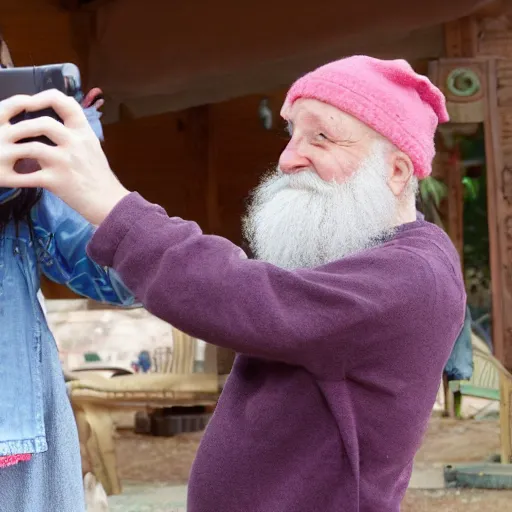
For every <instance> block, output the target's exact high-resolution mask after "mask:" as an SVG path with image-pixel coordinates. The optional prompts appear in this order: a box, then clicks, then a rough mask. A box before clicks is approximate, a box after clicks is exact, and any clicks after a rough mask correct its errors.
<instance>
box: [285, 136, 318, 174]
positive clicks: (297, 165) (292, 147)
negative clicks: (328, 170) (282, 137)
mask: <svg viewBox="0 0 512 512" xmlns="http://www.w3.org/2000/svg"><path fill="white" fill-rule="evenodd" d="M307 167H311V162H310V161H309V159H308V158H306V157H305V156H303V155H302V154H301V152H300V151H299V148H298V147H297V144H296V143H295V142H292V141H290V143H289V144H288V145H287V146H286V147H285V148H284V151H283V152H282V153H281V156H280V158H279V169H280V170H281V171H282V172H284V173H285V174H293V173H295V172H299V171H302V170H303V169H305V168H307Z"/></svg>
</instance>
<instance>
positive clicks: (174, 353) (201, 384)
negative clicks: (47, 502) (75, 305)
mask: <svg viewBox="0 0 512 512" xmlns="http://www.w3.org/2000/svg"><path fill="white" fill-rule="evenodd" d="M196 345H197V340H195V339H194V338H192V337H190V336H188V335H186V334H184V333H182V332H180V331H178V330H177V329H174V328H173V345H172V347H162V348H159V349H156V350H155V351H154V352H153V365H154V369H153V371H152V372H150V373H146V374H136V375H126V376H120V377H114V378H110V379H107V378H104V377H101V376H98V375H97V374H94V373H90V374H86V375H84V372H79V373H78V372H76V373H69V372H68V373H67V380H68V389H69V396H70V400H71V404H72V406H73V411H74V414H75V419H76V423H77V427H78V432H79V439H80V450H81V454H82V459H83V460H86V461H89V462H90V464H91V466H92V468H91V470H92V473H94V475H95V476H96V478H97V479H98V481H100V482H101V484H102V485H103V488H104V489H105V491H106V492H107V494H108V495H112V494H120V493H121V484H120V481H119V477H118V474H117V463H116V453H115V444H114V430H115V426H114V422H113V420H112V412H113V411H114V410H116V409H122V410H134V411H136V410H146V411H152V410H156V409H159V408H168V407H173V406H194V405H212V406H214V405H215V404H216V402H217V399H218V396H219V393H220V385H219V377H218V373H217V364H216V347H214V346H213V345H210V344H206V349H205V363H204V371H202V372H197V373H194V360H195V350H196Z"/></svg>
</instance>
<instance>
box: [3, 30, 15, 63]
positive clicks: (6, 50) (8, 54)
mask: <svg viewBox="0 0 512 512" xmlns="http://www.w3.org/2000/svg"><path fill="white" fill-rule="evenodd" d="M0 64H1V65H2V67H4V68H13V67H14V63H13V61H12V57H11V52H10V51H9V47H8V46H7V43H6V42H5V40H4V38H3V36H2V34H0Z"/></svg>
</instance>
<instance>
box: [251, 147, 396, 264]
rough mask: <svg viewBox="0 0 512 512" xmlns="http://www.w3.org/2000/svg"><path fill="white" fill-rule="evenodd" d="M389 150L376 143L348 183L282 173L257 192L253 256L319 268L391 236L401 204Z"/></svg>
mask: <svg viewBox="0 0 512 512" xmlns="http://www.w3.org/2000/svg"><path fill="white" fill-rule="evenodd" d="M387 169H388V165H387V160H386V152H385V147H384V145H383V144H382V143H375V144H374V147H373V148H372V151H371V153H370V155H369V156H368V157H367V158H366V159H365V160H364V161H363V162H362V163H361V165H360V167H359V168H358V169H357V171H356V173H355V174H354V176H353V177H352V178H350V179H349V180H348V181H346V182H344V183H341V184H338V183H328V182H325V181H323V180H322V179H321V178H320V177H319V176H318V175H317V174H316V173H315V172H313V171H310V170H306V171H301V172H298V173H296V174H283V173H282V172H281V171H279V170H277V171H276V172H274V173H272V174H271V175H270V176H268V177H267V178H265V179H264V180H263V182H262V183H261V184H260V185H259V186H258V187H257V188H256V189H255V191H254V192H253V196H252V202H251V205H250V207H249V210H248V214H247V216H246V218H245V219H244V234H245V236H246V238H247V240H248V242H249V244H250V247H251V250H252V251H253V253H254V255H255V256H256V257H257V258H258V259H261V260H264V261H268V262H270V263H272V264H274V265H277V266H279V267H283V268H289V269H294V268H303V267H314V266H318V265H322V264H325V263H329V262H331V261H336V260H339V259H341V258H343V257H345V256H347V255H349V254H353V253H355V252H358V251H361V250H364V249H367V248H370V247H372V246H374V245H376V244H378V243H379V242H382V240H383V239H385V238H388V237H390V236H392V235H393V234H394V232H395V226H396V225H397V219H398V207H399V204H400V200H399V199H398V198H397V197H396V196H395V195H394V194H393V192H392V191H391V189H390V188H389V186H388V185H387Z"/></svg>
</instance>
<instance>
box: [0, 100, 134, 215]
mask: <svg viewBox="0 0 512 512" xmlns="http://www.w3.org/2000/svg"><path fill="white" fill-rule="evenodd" d="M45 108H53V109H54V110H55V112H57V114H58V115H59V117H60V118H61V119H62V120H63V123H64V124H62V123H59V122H58V121H56V120H55V119H52V118H50V117H41V118H38V119H33V120H29V121H21V122H19V123H16V124H14V125H11V124H10V122H9V121H10V119H12V118H13V117H14V116H15V115H17V114H19V113H20V112H23V111H26V112H34V111H38V110H42V109H45ZM41 135H46V137H48V138H49V139H50V140H52V141H53V142H54V143H55V144H56V146H55V147H53V146H49V145H46V144H43V143H40V142H27V143H22V144H17V142H18V141H19V140H22V139H25V138H29V137H39V136H41ZM23 159H31V160H36V161H37V162H38V163H39V166H40V167H41V170H39V171H37V172H34V173H31V174H19V173H17V172H16V171H15V170H14V166H15V164H16V162H17V161H19V160H23ZM0 187H10V188H25V187H28V188H30V187H41V188H46V189H48V190H50V191H51V192H53V193H54V194H56V195H57V196H59V197H60V198H61V199H63V200H64V201H65V202H66V203H67V204H69V206H71V207H72V208H73V209H75V210H76V211H77V212H79V213H80V214H82V215H83V216H84V217H85V218H86V219H87V220H88V221H90V222H91V223H92V224H95V225H99V224H101V222H102V221H103V220H104V219H105V217H106V216H107V215H108V214H109V213H110V211H111V210H112V209H113V208H114V207H115V205H116V204H117V203H118V202H119V201H120V200H121V199H123V197H125V196H126V195H127V194H128V193H129V192H128V191H127V190H126V189H125V188H124V187H123V186H122V185H121V183H120V182H119V180H118V179H117V178H116V176H115V175H114V173H113V172H112V170H111V169H110V166H109V163H108V161H107V158H106V157H105V154H104V153H103V150H102V148H101V145H100V142H99V140H98V139H97V137H96V135H95V134H94V132H93V130H92V129H91V127H90V126H89V123H88V122H87V119H86V117H85V115H84V113H83V111H82V109H81V107H80V105H79V104H78V103H77V102H76V101H75V100H74V99H72V98H69V97H68V96H66V95H64V94H62V93H61V92H58V91H56V90H52V91H45V92H42V93H40V94H37V95H35V96H14V97H12V98H9V99H7V100H5V101H2V102H1V103H0Z"/></svg>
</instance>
